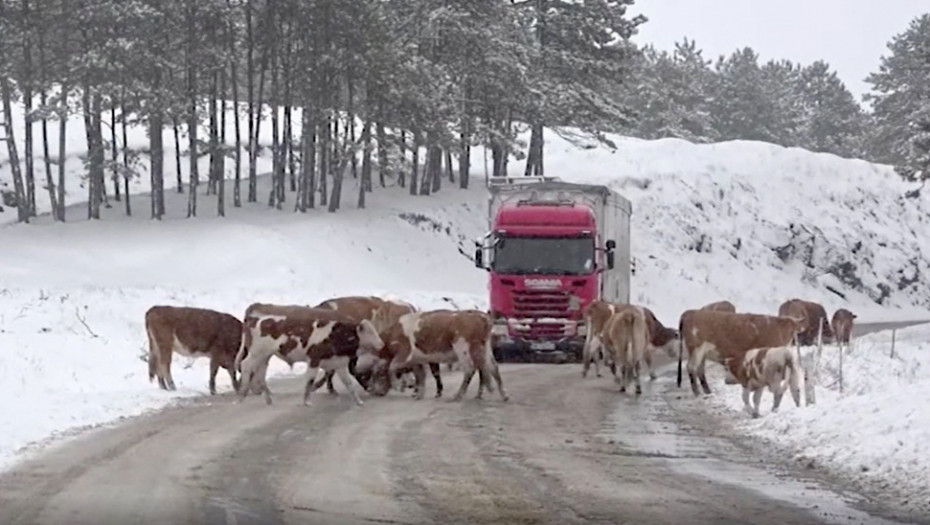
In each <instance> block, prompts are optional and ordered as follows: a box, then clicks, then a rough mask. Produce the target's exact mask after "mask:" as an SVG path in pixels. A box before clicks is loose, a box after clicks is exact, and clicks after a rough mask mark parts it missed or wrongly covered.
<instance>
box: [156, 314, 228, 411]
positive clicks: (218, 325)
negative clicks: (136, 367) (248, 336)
mask: <svg viewBox="0 0 930 525" xmlns="http://www.w3.org/2000/svg"><path fill="white" fill-rule="evenodd" d="M145 331H146V333H147V334H148V339H149V357H148V362H149V382H151V381H152V380H153V379H154V378H155V377H156V376H158V386H159V387H160V388H161V389H162V390H176V387H175V384H174V379H173V378H172V377H171V358H172V353H173V352H177V353H178V354H180V355H183V356H187V357H209V358H210V394H211V395H215V394H216V373H217V371H218V370H219V368H220V367H223V368H225V369H226V371H227V372H229V378H230V379H231V380H232V385H233V388H234V389H238V388H239V381H238V380H237V379H236V366H235V358H236V352H237V351H238V349H239V337H240V334H241V333H242V323H241V322H240V321H239V319H236V318H235V317H234V316H232V315H229V314H227V313H222V312H217V311H214V310H207V309H204V308H190V307H184V306H153V307H151V308H149V309H148V310H147V311H146V312H145Z"/></svg>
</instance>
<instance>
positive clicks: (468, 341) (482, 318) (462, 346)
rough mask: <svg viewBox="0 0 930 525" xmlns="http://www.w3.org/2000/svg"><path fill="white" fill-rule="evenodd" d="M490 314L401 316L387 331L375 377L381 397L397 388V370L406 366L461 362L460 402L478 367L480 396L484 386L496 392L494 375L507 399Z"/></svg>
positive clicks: (419, 393)
mask: <svg viewBox="0 0 930 525" xmlns="http://www.w3.org/2000/svg"><path fill="white" fill-rule="evenodd" d="M491 326H492V321H491V317H490V316H489V315H488V314H487V313H485V312H481V311H478V310H460V311H453V310H435V311H431V312H412V313H409V314H405V315H403V316H401V318H400V319H399V320H398V322H396V323H394V324H393V325H391V327H390V328H388V329H387V330H386V331H385V332H384V333H382V339H383V340H384V348H383V350H382V352H381V353H380V354H379V358H380V360H379V363H378V364H377V365H376V366H375V369H374V371H373V376H374V377H373V379H372V381H374V382H377V384H376V387H377V388H376V389H373V392H377V393H379V394H380V395H384V394H386V393H387V390H388V389H389V388H390V387H391V386H396V372H397V371H398V370H400V369H402V368H404V367H408V366H413V365H417V364H422V363H451V362H455V361H458V362H459V364H460V365H461V366H462V370H463V373H464V376H463V378H462V385H461V387H459V390H458V392H457V393H456V394H455V397H454V398H453V399H454V400H455V401H458V400H461V399H462V396H464V395H465V391H466V390H467V389H468V384H469V383H470V382H471V379H472V377H473V376H474V374H475V371H476V370H477V371H479V372H480V378H479V381H480V385H479V389H478V397H479V398H480V397H481V392H482V386H483V387H487V389H488V390H490V391H493V390H494V387H493V385H492V384H491V381H490V378H491V377H493V378H494V380H495V381H497V387H498V389H499V390H500V395H501V399H503V400H504V401H507V400H508V397H507V394H506V392H504V384H503V381H502V380H501V375H500V370H499V369H498V366H497V361H495V360H494V353H493V352H492V351H491ZM414 370H415V372H416V373H417V385H418V389H417V398H418V399H420V398H422V396H423V379H424V378H423V376H424V373H423V369H422V368H421V367H416V368H415V369H414Z"/></svg>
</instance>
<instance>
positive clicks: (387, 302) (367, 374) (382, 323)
mask: <svg viewBox="0 0 930 525" xmlns="http://www.w3.org/2000/svg"><path fill="white" fill-rule="evenodd" d="M315 308H326V309H332V310H335V311H338V312H340V313H343V314H346V315H348V316H349V317H351V318H352V319H355V320H356V321H357V322H361V321H362V320H363V319H368V320H369V321H371V322H372V324H373V325H374V326H375V329H376V330H378V333H379V334H380V333H381V332H383V331H385V330H387V328H388V327H390V326H391V325H392V324H394V323H396V322H397V320H398V319H400V316H402V315H404V314H408V313H411V312H415V311H417V308H416V307H415V306H413V305H412V304H410V303H406V302H403V301H399V300H393V299H382V298H380V297H374V296H357V295H356V296H347V297H337V298H333V299H327V300H326V301H323V302H322V303H320V304H318V305H317V306H315ZM373 364H374V362H373V361H372V360H371V359H366V360H363V362H362V363H361V365H360V366H359V362H358V360H357V359H353V360H352V361H351V362H350V363H349V371H350V372H351V373H352V375H353V376H355V378H356V379H357V380H358V381H359V383H360V384H361V385H362V386H363V387H365V388H368V382H369V380H370V378H371V367H372V366H373ZM429 369H430V372H431V373H432V375H433V380H434V381H435V382H436V397H442V390H443V388H442V377H441V376H440V373H439V365H438V364H436V363H430V364H429ZM412 372H413V370H412V369H404V370H399V371H398V374H399V375H400V376H403V375H405V374H407V373H412ZM333 374H334V372H327V373H326V377H325V379H321V381H323V380H325V381H326V387H327V389H328V390H329V391H330V392H331V393H334V392H335V389H334V388H333ZM319 386H321V385H314V388H319Z"/></svg>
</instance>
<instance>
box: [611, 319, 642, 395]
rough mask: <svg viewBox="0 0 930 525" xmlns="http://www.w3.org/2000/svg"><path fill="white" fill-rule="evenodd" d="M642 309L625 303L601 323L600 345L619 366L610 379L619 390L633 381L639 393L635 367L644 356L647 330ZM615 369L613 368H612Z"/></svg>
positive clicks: (637, 370) (624, 390) (637, 366)
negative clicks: (602, 343) (602, 345)
mask: <svg viewBox="0 0 930 525" xmlns="http://www.w3.org/2000/svg"><path fill="white" fill-rule="evenodd" d="M643 310H644V309H643V308H641V307H637V306H632V305H626V306H620V307H618V308H617V309H616V311H615V312H614V313H613V314H612V315H611V316H610V318H609V319H608V320H607V323H606V325H605V326H604V331H603V339H604V344H605V345H606V346H607V348H608V349H609V351H610V352H611V353H612V354H613V361H614V363H615V365H619V368H620V376H619V377H618V376H617V373H616V371H615V372H614V381H616V382H617V383H619V384H620V391H621V392H626V387H627V385H629V384H630V382H631V381H634V382H635V384H636V394H637V395H639V394H642V393H643V389H642V386H640V383H639V370H640V367H641V363H642V361H644V360H645V358H646V352H647V348H646V345H647V341H648V339H647V335H648V329H647V324H646V315H645V313H644V312H643ZM614 370H616V368H615V369H614Z"/></svg>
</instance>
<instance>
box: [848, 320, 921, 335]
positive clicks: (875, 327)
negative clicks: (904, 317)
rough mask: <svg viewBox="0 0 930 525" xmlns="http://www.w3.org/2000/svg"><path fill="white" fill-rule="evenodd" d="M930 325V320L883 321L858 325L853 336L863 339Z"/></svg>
mask: <svg viewBox="0 0 930 525" xmlns="http://www.w3.org/2000/svg"><path fill="white" fill-rule="evenodd" d="M928 323H930V319H924V320H915V321H882V322H876V323H856V324H854V325H853V331H852V336H853V337H862V336H863V335H867V334H874V333H875V332H883V331H885V330H900V329H902V328H908V327H910V326H917V325H921V324H928Z"/></svg>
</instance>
